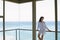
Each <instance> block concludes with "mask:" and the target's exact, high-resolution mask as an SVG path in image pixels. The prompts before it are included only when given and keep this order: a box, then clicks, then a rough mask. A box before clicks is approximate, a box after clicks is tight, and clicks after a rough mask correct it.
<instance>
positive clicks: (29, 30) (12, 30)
mask: <svg viewBox="0 0 60 40" xmlns="http://www.w3.org/2000/svg"><path fill="white" fill-rule="evenodd" d="M14 30H23V31H32V29H9V30H5V32H6V31H14ZM36 31H38V30H36ZM0 32H3V30H1V31H0ZM46 32H55V31H46ZM58 33H60V31H58Z"/></svg>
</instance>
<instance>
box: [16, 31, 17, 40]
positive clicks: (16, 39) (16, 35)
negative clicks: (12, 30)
mask: <svg viewBox="0 0 60 40" xmlns="http://www.w3.org/2000/svg"><path fill="white" fill-rule="evenodd" d="M16 40H17V30H16Z"/></svg>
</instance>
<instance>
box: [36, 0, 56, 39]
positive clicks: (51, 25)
mask: <svg viewBox="0 0 60 40" xmlns="http://www.w3.org/2000/svg"><path fill="white" fill-rule="evenodd" d="M36 4H37V5H36V11H37V12H36V13H37V14H36V23H37V25H36V29H37V28H38V21H39V19H40V17H41V16H43V17H44V22H45V24H46V26H47V28H48V29H50V30H52V31H55V10H54V0H44V1H37V2H36ZM50 33H51V34H50ZM50 33H46V34H45V35H44V40H47V39H48V40H54V39H55V35H54V33H55V32H54V33H53V32H50ZM52 35H53V37H51V36H52ZM47 36H49V37H47ZM37 38H38V37H37Z"/></svg>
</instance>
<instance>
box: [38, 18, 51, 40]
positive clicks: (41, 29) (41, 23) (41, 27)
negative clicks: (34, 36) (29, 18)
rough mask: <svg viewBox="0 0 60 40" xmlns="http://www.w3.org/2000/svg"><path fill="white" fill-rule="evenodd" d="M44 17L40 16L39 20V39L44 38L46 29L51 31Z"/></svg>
mask: <svg viewBox="0 0 60 40" xmlns="http://www.w3.org/2000/svg"><path fill="white" fill-rule="evenodd" d="M43 20H44V17H40V19H39V22H38V38H39V40H43V36H44V33H45V32H46V30H48V31H50V30H49V29H48V28H47V27H46V24H45V22H44V21H43Z"/></svg>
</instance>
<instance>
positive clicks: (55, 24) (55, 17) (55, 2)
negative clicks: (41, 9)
mask: <svg viewBox="0 0 60 40" xmlns="http://www.w3.org/2000/svg"><path fill="white" fill-rule="evenodd" d="M57 27H58V26H57V0H55V40H57V33H58V32H57V29H58V28H57Z"/></svg>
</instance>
